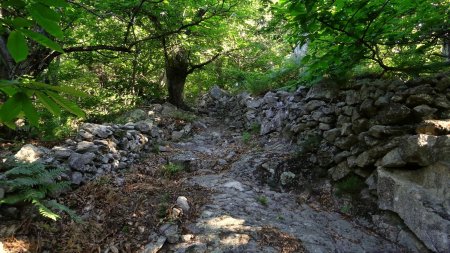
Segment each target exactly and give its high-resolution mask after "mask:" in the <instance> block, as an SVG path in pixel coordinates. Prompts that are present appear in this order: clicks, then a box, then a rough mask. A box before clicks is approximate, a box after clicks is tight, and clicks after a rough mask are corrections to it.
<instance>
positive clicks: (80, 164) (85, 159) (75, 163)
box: [68, 152, 95, 171]
mask: <svg viewBox="0 0 450 253" xmlns="http://www.w3.org/2000/svg"><path fill="white" fill-rule="evenodd" d="M94 158H95V154H94V153H90V152H87V153H84V154H79V153H73V154H72V155H71V156H70V157H69V160H68V163H69V166H70V167H71V168H72V169H75V170H80V171H83V170H84V167H85V166H86V165H87V164H89V163H91V162H92V161H93V160H94Z"/></svg>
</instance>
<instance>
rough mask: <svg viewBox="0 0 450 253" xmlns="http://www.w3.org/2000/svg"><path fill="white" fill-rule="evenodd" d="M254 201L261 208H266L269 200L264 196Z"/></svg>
mask: <svg viewBox="0 0 450 253" xmlns="http://www.w3.org/2000/svg"><path fill="white" fill-rule="evenodd" d="M256 200H257V201H258V202H259V203H260V204H261V205H263V206H267V205H268V204H269V199H268V198H267V197H266V196H264V195H262V196H259V197H258V198H257V199H256Z"/></svg>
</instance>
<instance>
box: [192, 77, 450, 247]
mask: <svg viewBox="0 0 450 253" xmlns="http://www.w3.org/2000/svg"><path fill="white" fill-rule="evenodd" d="M449 94H450V78H449V77H448V76H445V75H440V76H437V77H434V78H430V79H415V80H411V81H407V82H404V81H401V80H367V79H363V80H356V81H354V82H352V83H350V84H347V85H346V86H345V87H342V86H341V87H339V88H338V86H337V84H335V83H333V82H332V81H323V82H322V83H319V84H318V85H316V86H314V87H312V88H306V87H300V88H298V89H297V90H296V91H295V92H293V93H289V92H286V91H277V92H268V93H266V94H265V95H264V96H263V97H259V98H254V97H252V96H250V95H249V94H247V93H242V94H239V95H236V96H231V95H229V94H227V93H226V92H223V91H220V89H219V88H217V87H215V88H213V89H212V90H211V92H210V93H209V94H206V95H205V96H204V97H203V98H202V100H201V101H200V105H201V107H200V111H203V112H206V113H208V114H210V115H215V116H221V117H224V118H225V121H227V122H229V125H231V126H233V127H236V128H242V129H254V128H259V129H260V132H259V133H260V135H261V136H262V137H263V138H269V139H275V138H278V137H284V138H285V139H287V140H289V141H290V142H294V143H297V144H298V147H299V151H298V152H299V153H303V156H301V157H303V158H302V159H304V160H305V161H304V162H305V163H304V164H308V166H311V165H312V166H314V168H315V170H319V171H320V170H321V171H324V172H325V174H328V175H329V177H330V178H332V180H334V181H339V180H343V179H345V178H346V177H349V176H351V175H352V176H358V177H360V178H361V179H363V180H366V183H367V184H369V187H370V189H372V193H373V194H374V195H375V196H377V197H378V205H379V207H380V208H381V209H386V210H391V211H394V212H396V213H397V214H398V215H399V216H400V217H401V218H402V219H403V220H404V221H405V223H406V225H408V227H409V228H410V229H411V230H412V231H413V232H414V233H415V234H416V236H417V237H418V238H419V239H420V240H422V242H423V243H424V244H425V245H426V246H427V247H428V248H429V249H430V250H432V251H435V252H445V251H446V250H448V249H449V248H450V235H449V233H448V231H450V216H449V214H450V204H449V202H448V200H449V199H450V181H449V180H448V178H449V177H450V135H449V133H450V120H449V118H450V95H449ZM274 173H275V174H276V172H274ZM278 174H279V175H281V174H282V173H278ZM417 175H420V176H417ZM297 178H301V177H297ZM299 183H301V182H299ZM411 210H414V212H411ZM437 224H439V225H437Z"/></svg>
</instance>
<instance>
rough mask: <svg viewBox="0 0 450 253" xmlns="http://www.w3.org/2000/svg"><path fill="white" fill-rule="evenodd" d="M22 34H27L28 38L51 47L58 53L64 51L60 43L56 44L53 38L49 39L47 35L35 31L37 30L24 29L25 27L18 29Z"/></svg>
mask: <svg viewBox="0 0 450 253" xmlns="http://www.w3.org/2000/svg"><path fill="white" fill-rule="evenodd" d="M20 31H21V32H22V33H23V34H25V36H27V37H28V38H30V39H32V40H34V41H36V42H37V43H39V44H41V45H43V46H44V47H48V48H50V49H53V50H55V51H57V52H60V53H64V50H63V49H62V47H61V46H60V45H58V43H56V42H54V41H53V40H51V39H49V38H48V37H46V36H44V35H42V34H40V33H37V32H33V31H30V30H25V29H21V30H20Z"/></svg>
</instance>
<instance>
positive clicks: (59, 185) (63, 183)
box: [47, 181, 70, 194]
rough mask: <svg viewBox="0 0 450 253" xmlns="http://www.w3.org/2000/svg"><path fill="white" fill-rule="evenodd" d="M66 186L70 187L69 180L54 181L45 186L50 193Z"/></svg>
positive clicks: (61, 189)
mask: <svg viewBox="0 0 450 253" xmlns="http://www.w3.org/2000/svg"><path fill="white" fill-rule="evenodd" d="M68 188H70V182H68V181H61V182H56V183H53V184H50V185H49V186H48V187H47V189H48V193H50V194H52V193H59V192H62V191H64V190H65V189H68Z"/></svg>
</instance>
